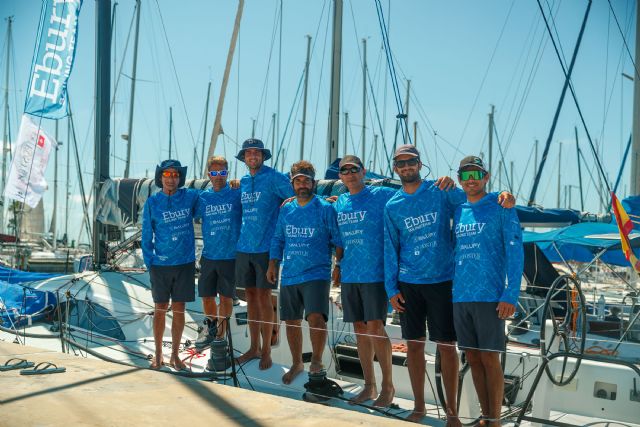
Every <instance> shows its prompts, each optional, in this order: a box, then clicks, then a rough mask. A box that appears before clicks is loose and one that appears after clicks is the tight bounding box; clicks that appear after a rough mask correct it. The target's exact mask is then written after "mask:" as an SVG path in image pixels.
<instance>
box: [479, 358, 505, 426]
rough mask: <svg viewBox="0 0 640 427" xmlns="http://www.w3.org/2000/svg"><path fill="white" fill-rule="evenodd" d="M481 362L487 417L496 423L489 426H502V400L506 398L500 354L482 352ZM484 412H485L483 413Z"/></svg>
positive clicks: (492, 422)
mask: <svg viewBox="0 0 640 427" xmlns="http://www.w3.org/2000/svg"><path fill="white" fill-rule="evenodd" d="M480 360H481V361H482V366H483V367H484V374H485V390H486V396H487V402H488V404H489V411H488V413H487V415H488V416H489V418H491V419H492V420H495V421H491V423H489V425H491V426H499V425H500V412H501V411H502V398H503V396H504V374H503V373H502V365H501V364H500V353H497V352H494V351H481V352H480ZM483 412H484V411H483Z"/></svg>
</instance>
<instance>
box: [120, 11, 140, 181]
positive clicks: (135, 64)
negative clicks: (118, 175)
mask: <svg viewBox="0 0 640 427" xmlns="http://www.w3.org/2000/svg"><path fill="white" fill-rule="evenodd" d="M140 6H141V3H140V0H136V34H135V36H134V38H133V68H132V70H131V99H130V100H129V126H128V127H127V158H126V164H125V167H124V177H125V178H129V171H130V167H131V139H132V136H133V135H132V132H133V105H134V100H135V96H136V73H137V70H138V39H139V35H140Z"/></svg>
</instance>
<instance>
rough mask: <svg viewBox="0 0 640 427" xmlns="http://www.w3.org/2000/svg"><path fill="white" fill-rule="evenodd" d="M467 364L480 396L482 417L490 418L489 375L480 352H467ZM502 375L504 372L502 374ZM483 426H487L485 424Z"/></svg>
mask: <svg viewBox="0 0 640 427" xmlns="http://www.w3.org/2000/svg"><path fill="white" fill-rule="evenodd" d="M464 352H465V354H466V356H467V362H469V366H470V367H471V377H472V378H473V386H474V387H475V389H476V394H477V395H478V401H479V402H480V408H481V409H482V415H484V416H489V413H490V407H489V395H488V394H487V374H486V372H485V368H484V365H483V363H482V359H481V357H480V351H479V350H466V349H465V351H464ZM500 374H502V371H501V372H500ZM482 424H485V423H484V422H483V423H482Z"/></svg>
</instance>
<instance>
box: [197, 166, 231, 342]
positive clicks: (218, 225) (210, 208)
mask: <svg viewBox="0 0 640 427" xmlns="http://www.w3.org/2000/svg"><path fill="white" fill-rule="evenodd" d="M207 169H208V170H209V180H210V181H211V188H210V189H208V190H206V191H203V192H201V193H200V197H199V198H198V207H197V209H196V217H197V218H201V219H202V240H203V242H204V247H203V249H202V256H201V257H200V279H199V280H198V295H199V296H200V297H202V305H203V308H204V314H205V316H206V318H205V320H204V327H203V328H202V330H201V331H200V335H199V336H198V339H197V340H196V349H198V350H202V349H204V348H206V347H208V346H209V345H210V344H211V342H212V341H213V340H214V339H221V338H223V337H224V333H225V330H226V325H225V322H224V319H226V318H227V317H229V316H231V312H232V309H233V297H234V294H235V265H236V260H235V258H236V242H237V241H238V237H239V235H240V225H241V223H242V206H241V204H240V190H238V189H237V188H236V189H232V188H231V187H229V184H228V183H227V177H228V169H229V163H228V162H227V159H225V158H224V157H222V156H214V157H211V158H210V159H209V160H208V161H207ZM217 295H219V296H220V311H218V307H217V304H216V296H217Z"/></svg>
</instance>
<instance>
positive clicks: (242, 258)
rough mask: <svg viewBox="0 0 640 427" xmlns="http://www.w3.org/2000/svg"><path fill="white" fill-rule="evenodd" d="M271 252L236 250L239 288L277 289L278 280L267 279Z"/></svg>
mask: <svg viewBox="0 0 640 427" xmlns="http://www.w3.org/2000/svg"><path fill="white" fill-rule="evenodd" d="M268 268H269V252H261V253H257V254H249V253H245V252H236V284H237V286H238V287H239V288H244V289H246V288H258V289H277V288H278V282H277V281H276V283H275V284H271V283H269V282H268V281H267V269H268Z"/></svg>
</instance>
